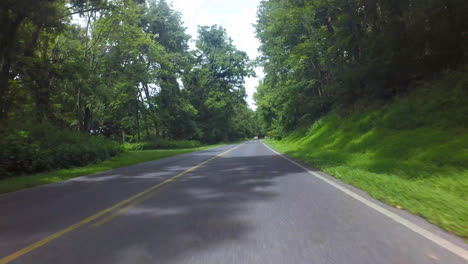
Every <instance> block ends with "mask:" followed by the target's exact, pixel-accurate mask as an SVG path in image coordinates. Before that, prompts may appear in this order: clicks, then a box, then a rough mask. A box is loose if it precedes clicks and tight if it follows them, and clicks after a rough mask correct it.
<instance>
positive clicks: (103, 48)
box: [0, 0, 254, 177]
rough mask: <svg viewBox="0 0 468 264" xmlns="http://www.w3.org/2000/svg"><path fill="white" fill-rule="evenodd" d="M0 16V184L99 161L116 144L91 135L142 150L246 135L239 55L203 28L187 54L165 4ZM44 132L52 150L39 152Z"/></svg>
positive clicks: (36, 6) (59, 6)
mask: <svg viewBox="0 0 468 264" xmlns="http://www.w3.org/2000/svg"><path fill="white" fill-rule="evenodd" d="M73 14H75V15H78V16H79V17H80V18H81V19H80V21H81V22H80V23H76V20H74V18H76V16H75V17H74V16H73ZM0 16H1V17H2V19H1V20H0V121H1V122H5V124H8V127H7V129H2V135H3V136H4V137H3V139H2V141H1V142H2V143H1V146H2V147H3V149H5V151H4V153H2V155H4V156H2V158H3V157H7V159H6V160H2V162H3V163H4V165H2V168H3V170H2V171H0V172H1V173H2V174H3V175H7V174H8V175H10V174H17V173H32V172H37V171H42V170H48V169H52V168H58V167H69V166H80V165H84V164H88V163H90V162H94V161H96V160H97V159H105V158H107V157H109V156H110V154H109V153H107V152H109V151H110V150H111V149H113V146H114V145H116V144H115V143H111V142H110V141H105V140H103V139H101V138H100V137H89V135H93V136H97V135H99V136H103V137H106V138H110V139H113V140H114V141H120V142H126V141H131V142H143V141H144V142H147V143H142V144H140V145H139V146H141V148H142V149H147V148H182V147H196V146H200V143H199V142H198V141H202V142H219V141H220V140H232V139H237V138H243V137H245V136H246V135H248V136H249V137H250V136H251V134H253V131H252V129H253V125H252V124H253V123H254V119H253V117H252V111H251V110H249V109H248V107H247V105H246V103H245V100H244V98H245V91H244V90H245V89H244V87H243V83H244V78H245V77H246V76H248V75H250V74H251V73H252V71H251V65H250V62H249V60H248V58H247V55H246V53H245V52H242V51H239V50H238V49H236V48H235V46H234V45H233V43H232V41H231V40H230V39H229V37H228V36H227V34H226V32H225V30H224V29H222V28H220V27H217V26H213V27H202V28H201V29H200V36H199V39H198V41H197V43H198V44H197V47H198V49H197V50H196V51H192V52H189V51H188V47H189V46H188V41H189V40H190V36H189V35H187V33H186V32H185V27H184V25H183V22H182V18H181V15H180V13H178V12H177V11H175V10H174V9H173V8H172V6H171V5H170V4H168V3H167V2H166V1H165V0H151V1H148V2H146V1H140V0H138V1H136V0H135V1H134V0H128V1H127V0H116V1H99V0H91V1H83V0H71V1H64V0H38V1H31V0H21V1H11V0H7V2H6V3H5V4H2V9H0ZM191 80H194V82H192V81H191ZM182 83H184V87H182V85H181V84H182ZM183 88H185V89H183ZM21 123H31V124H33V123H34V124H37V127H34V126H36V125H30V126H29V127H27V129H23V128H22V127H23V126H22V125H19V124H21ZM48 124H51V127H52V128H51V131H50V135H53V136H56V137H57V141H56V142H55V143H50V144H49V143H46V140H50V139H52V138H53V137H52V136H49V135H48V134H47V133H46V132H45V128H44V127H46V126H48ZM58 127H60V128H64V130H63V132H60V131H59V129H58ZM69 129H71V130H73V131H80V132H82V134H81V135H79V133H75V132H73V133H72V132H70V131H69ZM23 130H24V131H27V132H26V134H21V133H22V132H21V131H23ZM39 131H42V132H40V133H42V134H44V135H39V134H40V133H39ZM42 136H43V138H44V139H43V140H42V139H41V138H42ZM80 138H81V139H83V141H84V143H83V144H78V143H77V142H78V141H79V139H80ZM184 140H185V141H184ZM195 140H198V141H195ZM8 142H12V143H11V144H9V143H8ZM50 142H52V140H51V141H50ZM67 142H72V143H67ZM86 142H89V144H88V143H86ZM48 144H49V145H48ZM135 147H136V145H135ZM111 154H112V155H113V154H114V153H113V152H112V153H111ZM58 156H62V158H61V159H58V158H57V157H58ZM13 159H15V160H16V161H15V160H13ZM2 177H3V176H2Z"/></svg>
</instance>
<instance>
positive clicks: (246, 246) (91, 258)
mask: <svg viewBox="0 0 468 264" xmlns="http://www.w3.org/2000/svg"><path fill="white" fill-rule="evenodd" d="M309 170H312V169H310V168H309ZM312 174H315V176H314V175H311V173H309V172H307V171H306V170H304V168H302V167H300V166H298V165H297V164H294V163H293V162H291V161H288V160H287V159H285V158H283V157H282V156H280V155H278V154H276V153H275V152H273V151H272V150H270V149H268V148H267V147H266V146H264V145H263V144H262V143H261V142H259V141H250V142H246V143H243V144H237V145H227V146H221V147H217V148H214V149H209V150H205V151H200V152H194V153H189V154H184V155H180V156H176V157H171V158H167V159H163V160H158V161H152V162H147V163H143V164H139V165H135V166H130V167H126V168H121V169H116V170H112V171H109V172H104V173H100V174H96V175H91V176H85V177H80V178H75V179H72V180H68V181H65V182H61V183H56V184H50V185H45V186H40V187H37V188H31V189H27V190H23V191H19V192H15V193H10V194H4V195H0V213H1V214H0V264H4V263H33V264H41V263H66V264H74V263H77V264H83V263H86V264H89V263H102V264H107V263H109V264H110V263H112V264H115V263H116V264H120V263H122V264H123V263H129V264H137V263H200V264H208V263H236V264H237V263H268V264H273V263H281V264H293V263H304V264H305V263H313V264H321V263H323V264H332V263H333V264H354V263H355V264H364V263H369V264H380V263H383V264H385V263H388V264H419V263H444V264H451V263H454V264H455V263H468V261H467V259H466V255H465V254H466V252H468V251H467V247H466V245H465V244H464V243H463V241H461V239H458V238H456V237H454V236H452V235H450V234H447V233H445V232H443V231H441V230H439V229H438V228H437V227H435V226H433V225H431V224H428V223H427V222H425V221H424V220H422V219H420V218H418V217H416V216H413V215H410V214H408V213H405V212H404V211H401V210H398V209H394V208H391V207H388V206H386V205H384V204H381V203H379V202H377V201H375V200H373V199H371V198H369V197H368V196H367V195H366V194H365V193H363V192H361V191H359V190H357V189H355V188H353V187H350V186H348V185H345V184H342V183H340V182H339V181H337V180H335V179H333V178H331V177H329V176H327V175H325V174H323V173H320V172H316V171H315V172H312ZM317 175H318V176H317ZM340 188H341V189H340ZM418 228H419V229H418ZM421 230H422V231H421Z"/></svg>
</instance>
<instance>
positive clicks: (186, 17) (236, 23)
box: [168, 0, 263, 109]
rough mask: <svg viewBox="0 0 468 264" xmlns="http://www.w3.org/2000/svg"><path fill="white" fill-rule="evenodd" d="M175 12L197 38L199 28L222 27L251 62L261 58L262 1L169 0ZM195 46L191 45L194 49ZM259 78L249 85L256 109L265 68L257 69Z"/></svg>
mask: <svg viewBox="0 0 468 264" xmlns="http://www.w3.org/2000/svg"><path fill="white" fill-rule="evenodd" d="M168 2H169V3H171V2H172V4H173V6H174V9H176V10H178V11H179V12H181V14H182V20H183V21H184V26H185V27H186V28H187V33H188V34H189V35H191V36H192V38H193V39H195V38H196V37H197V28H198V26H211V25H214V24H217V25H220V26H222V27H223V28H225V29H226V31H227V33H228V36H229V37H231V39H232V40H233V42H234V45H236V47H237V48H238V49H239V50H242V51H245V52H247V54H248V55H249V58H250V59H255V58H256V57H257V56H259V55H260V54H259V52H258V50H257V49H258V47H259V46H260V43H259V41H258V40H257V39H256V38H255V30H254V27H253V24H254V23H255V22H256V14H257V7H258V5H259V4H260V0H168ZM194 44H195V43H191V47H192V48H193V47H194ZM255 72H256V74H257V77H252V78H248V79H247V80H246V83H245V88H246V91H247V103H248V104H249V105H250V107H251V108H252V109H255V108H256V107H255V105H254V101H253V98H252V96H253V93H254V92H255V90H256V87H257V85H258V80H259V78H262V77H263V71H262V69H261V68H256V69H255Z"/></svg>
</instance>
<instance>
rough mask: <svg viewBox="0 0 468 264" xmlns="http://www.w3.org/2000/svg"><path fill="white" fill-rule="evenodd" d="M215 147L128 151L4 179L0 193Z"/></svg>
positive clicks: (0, 182) (0, 186)
mask: <svg viewBox="0 0 468 264" xmlns="http://www.w3.org/2000/svg"><path fill="white" fill-rule="evenodd" d="M216 146H219V145H210V146H203V147H197V148H186V149H158V150H140V151H128V152H124V153H122V154H120V155H118V156H115V157H113V158H111V159H109V160H106V161H102V162H98V163H96V164H92V165H89V166H84V167H77V168H70V169H61V170H55V171H50V172H45V173H38V174H32V175H25V176H18V177H11V178H6V179H3V180H0V193H5V192H12V191H17V190H21V189H24V188H28V187H33V186H37V185H42V184H47V183H53V182H58V181H63V180H66V179H70V178H74V177H78V176H83V175H89V174H93V173H98V172H102V171H107V170H111V169H115V168H120V167H125V166H129V165H133V164H138V163H142V162H146V161H151V160H158V159H162V158H167V157H171V156H175V155H180V154H184V153H189V152H193V151H199V150H204V149H208V148H213V147H216Z"/></svg>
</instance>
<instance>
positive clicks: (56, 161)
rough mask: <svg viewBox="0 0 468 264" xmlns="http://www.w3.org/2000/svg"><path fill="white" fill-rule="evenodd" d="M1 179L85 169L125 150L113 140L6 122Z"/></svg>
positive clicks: (1, 134) (0, 132)
mask: <svg viewBox="0 0 468 264" xmlns="http://www.w3.org/2000/svg"><path fill="white" fill-rule="evenodd" d="M0 149H1V152H0V178H6V177H11V176H16V175H21V174H26V173H36V172H41V171H46V170H51V169H58V168H69V167H75V166H84V165H87V164H90V163H94V162H96V161H99V160H105V159H108V158H110V157H112V156H115V155H116V154H118V153H119V152H121V151H122V148H121V146H120V145H119V144H118V143H116V142H113V141H111V140H109V139H106V138H103V137H98V136H89V135H85V134H82V133H80V132H77V131H72V130H69V129H63V128H57V127H54V126H51V125H47V124H18V123H12V122H9V123H3V124H2V127H1V129H0Z"/></svg>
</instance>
